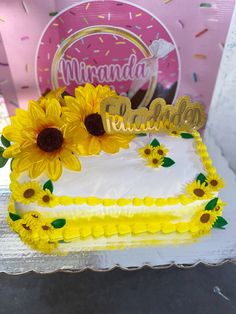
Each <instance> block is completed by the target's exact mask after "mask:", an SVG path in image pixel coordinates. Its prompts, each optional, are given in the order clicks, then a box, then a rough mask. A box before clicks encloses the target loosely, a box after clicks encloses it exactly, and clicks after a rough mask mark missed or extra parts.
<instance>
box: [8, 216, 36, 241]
mask: <svg viewBox="0 0 236 314" xmlns="http://www.w3.org/2000/svg"><path fill="white" fill-rule="evenodd" d="M8 221H9V224H10V227H11V228H12V229H13V230H14V231H15V232H17V233H18V234H19V236H20V238H21V239H22V240H23V241H24V242H27V243H28V242H30V241H32V233H33V231H32V228H31V226H30V224H29V223H28V222H27V221H26V220H24V219H18V220H16V221H12V220H11V219H9V220H8Z"/></svg>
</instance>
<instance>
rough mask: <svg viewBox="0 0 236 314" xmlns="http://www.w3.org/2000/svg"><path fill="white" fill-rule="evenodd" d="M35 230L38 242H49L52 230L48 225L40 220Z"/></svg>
mask: <svg viewBox="0 0 236 314" xmlns="http://www.w3.org/2000/svg"><path fill="white" fill-rule="evenodd" d="M36 230H37V233H38V236H39V239H40V240H43V241H49V240H50V237H51V235H52V234H53V231H54V228H53V226H52V225H51V224H50V223H48V222H46V221H42V220H40V221H39V223H38V225H37V229H36Z"/></svg>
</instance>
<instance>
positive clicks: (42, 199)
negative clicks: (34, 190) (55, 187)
mask: <svg viewBox="0 0 236 314" xmlns="http://www.w3.org/2000/svg"><path fill="white" fill-rule="evenodd" d="M37 201H38V205H39V206H43V207H54V206H56V205H58V202H57V200H56V198H55V196H54V195H53V194H52V193H51V191H49V190H48V189H45V190H43V191H41V193H40V194H39V196H38V199H37Z"/></svg>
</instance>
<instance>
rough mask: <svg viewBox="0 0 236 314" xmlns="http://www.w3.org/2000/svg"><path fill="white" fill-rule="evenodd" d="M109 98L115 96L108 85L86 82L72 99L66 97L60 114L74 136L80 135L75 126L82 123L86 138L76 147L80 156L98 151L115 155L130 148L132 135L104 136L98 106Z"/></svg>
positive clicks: (77, 89) (96, 153) (105, 134)
mask: <svg viewBox="0 0 236 314" xmlns="http://www.w3.org/2000/svg"><path fill="white" fill-rule="evenodd" d="M112 96H113V97H115V96H117V94H116V92H115V91H114V90H111V89H110V87H109V86H107V85H105V86H101V85H98V86H97V87H94V86H93V85H91V84H89V83H87V84H85V86H84V87H81V86H80V87H77V88H76V89H75V98H74V97H71V96H65V98H64V100H65V104H66V107H64V109H63V112H64V115H65V117H66V121H67V122H68V123H70V125H72V126H73V129H74V133H75V134H76V135H77V136H78V135H79V134H80V129H79V128H78V126H79V125H80V124H81V123H82V125H83V126H84V129H85V130H86V134H87V137H86V138H85V139H84V141H82V142H81V143H79V145H78V152H79V154H80V155H85V156H86V155H98V154H100V152H101V151H104V152H106V153H110V154H114V153H117V152H118V151H119V150H120V148H129V142H130V141H131V140H132V139H133V138H134V136H133V135H128V134H125V135H124V134H107V133H106V132H105V129H104V127H103V123H102V117H101V115H100V104H101V102H102V100H104V99H105V98H107V97H112Z"/></svg>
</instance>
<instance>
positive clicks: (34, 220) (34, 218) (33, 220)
mask: <svg viewBox="0 0 236 314" xmlns="http://www.w3.org/2000/svg"><path fill="white" fill-rule="evenodd" d="M23 219H24V221H26V223H27V224H28V225H29V226H30V227H32V229H34V228H36V227H37V225H38V222H39V220H41V219H42V216H41V215H40V213H38V212H35V211H33V212H29V213H26V214H25V215H24V217H23Z"/></svg>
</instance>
